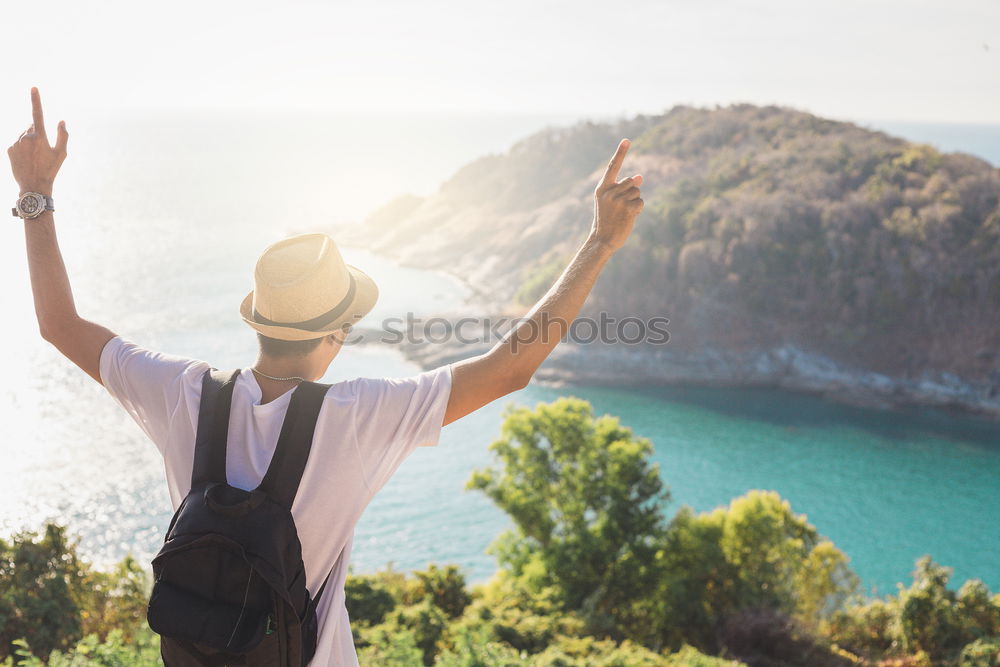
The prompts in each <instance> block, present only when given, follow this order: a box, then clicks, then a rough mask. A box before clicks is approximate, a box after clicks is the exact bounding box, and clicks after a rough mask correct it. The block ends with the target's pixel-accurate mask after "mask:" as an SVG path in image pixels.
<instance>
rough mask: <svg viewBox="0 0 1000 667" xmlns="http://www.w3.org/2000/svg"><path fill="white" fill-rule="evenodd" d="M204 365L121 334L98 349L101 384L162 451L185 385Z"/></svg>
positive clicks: (195, 376)
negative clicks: (153, 349) (151, 347)
mask: <svg viewBox="0 0 1000 667" xmlns="http://www.w3.org/2000/svg"><path fill="white" fill-rule="evenodd" d="M207 368H209V364H208V363H207V362H204V361H199V360H197V359H188V358H185V357H179V356H174V355H170V354H163V353H161V352H153V351H151V350H147V349H146V348H143V347H140V346H139V345H136V344H135V343H133V342H131V341H128V340H126V339H124V338H122V337H121V336H115V337H114V338H112V339H111V340H110V341H108V343H107V344H106V345H105V346H104V349H103V350H102V351H101V366H100V370H101V381H102V382H103V383H104V387H105V388H106V389H107V390H108V393H109V394H111V396H112V398H114V399H115V401H117V402H118V404H119V405H121V406H122V407H123V408H125V411H126V412H128V413H129V415H130V416H131V417H132V419H134V420H135V422H136V423H137V424H138V425H139V427H140V428H142V430H143V432H145V434H146V435H147V436H148V437H149V439H150V440H152V441H153V443H154V444H155V445H156V447H157V448H158V449H159V450H160V453H161V454H164V455H165V454H166V446H167V434H168V433H169V425H170V419H171V417H172V416H173V414H174V413H175V411H176V410H177V407H178V406H179V405H180V403H181V401H182V400H184V394H185V387H186V385H187V384H190V383H191V382H194V381H196V380H195V378H198V379H200V377H201V375H202V373H204V371H205V370H206V369H207Z"/></svg>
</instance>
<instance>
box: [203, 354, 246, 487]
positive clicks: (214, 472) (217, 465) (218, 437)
mask: <svg viewBox="0 0 1000 667" xmlns="http://www.w3.org/2000/svg"><path fill="white" fill-rule="evenodd" d="M239 374H240V369H236V370H234V371H220V370H218V369H215V368H210V369H208V370H207V371H205V374H204V375H203V376H202V380H201V404H200V406H199V407H198V435H197V436H196V437H195V443H194V467H193V468H192V470H191V488H194V487H195V486H197V485H199V484H203V483H206V482H225V481H226V438H227V436H228V435H229V409H230V407H231V406H232V402H233V387H234V386H236V378H237V376H238V375H239Z"/></svg>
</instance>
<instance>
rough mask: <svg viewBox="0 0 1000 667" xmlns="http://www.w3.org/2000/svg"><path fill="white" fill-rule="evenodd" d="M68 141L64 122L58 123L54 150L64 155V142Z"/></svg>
mask: <svg viewBox="0 0 1000 667" xmlns="http://www.w3.org/2000/svg"><path fill="white" fill-rule="evenodd" d="M68 141H69V132H67V131H66V121H64V120H61V121H59V127H58V129H57V130H56V150H57V151H59V152H61V153H65V152H66V142H68Z"/></svg>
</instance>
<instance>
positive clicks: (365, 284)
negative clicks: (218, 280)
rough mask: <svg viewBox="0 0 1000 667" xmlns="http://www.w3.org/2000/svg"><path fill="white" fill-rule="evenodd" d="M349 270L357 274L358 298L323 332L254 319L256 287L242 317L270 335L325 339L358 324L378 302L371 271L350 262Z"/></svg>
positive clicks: (246, 299) (273, 336)
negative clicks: (347, 326)
mask: <svg viewBox="0 0 1000 667" xmlns="http://www.w3.org/2000/svg"><path fill="white" fill-rule="evenodd" d="M346 266H347V270H348V271H350V272H351V275H353V276H354V282H355V291H354V300H353V301H352V302H351V305H350V306H348V307H347V309H346V310H345V311H344V314H343V315H341V316H340V317H338V318H337V319H336V320H334V321H333V322H331V323H330V324H329V325H328V326H327V327H325V328H324V329H323V330H322V331H306V330H304V329H297V328H295V327H285V326H280V325H275V324H261V323H260V322H256V321H254V319H253V290H250V293H249V294H247V295H246V298H244V299H243V303H241V304H240V317H242V318H243V321H244V322H246V323H247V324H249V325H250V326H251V327H253V328H254V329H256V330H257V331H259V332H260V333H262V334H264V335H265V336H267V337H268V338H277V339H278V340H312V339H314V338H322V337H323V336H329V335H330V334H332V333H336V332H338V331H341V330H342V328H343V326H344V325H345V324H352V325H353V324H355V323H357V322H358V320H360V319H361V318H362V317H364V316H365V315H367V314H368V313H369V312H370V311H371V309H372V308H373V307H374V306H375V302H376V301H378V287H377V286H376V285H375V281H374V280H372V279H371V278H370V277H369V276H368V274H367V273H365V272H364V271H362V270H361V269H359V268H357V267H354V266H351V265H350V264H347V265H346Z"/></svg>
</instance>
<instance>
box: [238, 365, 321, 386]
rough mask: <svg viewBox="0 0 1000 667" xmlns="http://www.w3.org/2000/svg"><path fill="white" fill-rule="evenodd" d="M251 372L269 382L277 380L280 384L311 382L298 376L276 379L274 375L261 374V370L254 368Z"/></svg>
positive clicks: (251, 368)
mask: <svg viewBox="0 0 1000 667" xmlns="http://www.w3.org/2000/svg"><path fill="white" fill-rule="evenodd" d="M250 370H252V371H253V372H254V373H256V374H257V375H260V376H262V377H266V378H267V379H268V380H277V381H278V382H284V381H286V380H301V381H303V382H308V381H309V380H307V379H305V378H300V377H298V376H297V375H293V376H292V377H288V378H276V377H274V376H273V375H268V374H267V373H261V372H260V371H259V370H257V369H256V368H254V367H253V366H251V367H250Z"/></svg>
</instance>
